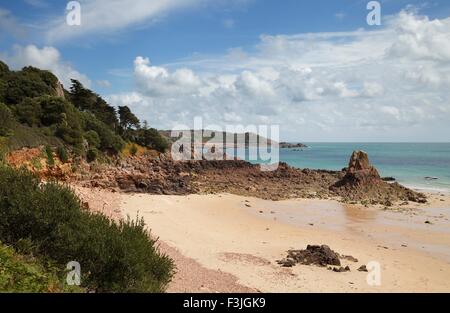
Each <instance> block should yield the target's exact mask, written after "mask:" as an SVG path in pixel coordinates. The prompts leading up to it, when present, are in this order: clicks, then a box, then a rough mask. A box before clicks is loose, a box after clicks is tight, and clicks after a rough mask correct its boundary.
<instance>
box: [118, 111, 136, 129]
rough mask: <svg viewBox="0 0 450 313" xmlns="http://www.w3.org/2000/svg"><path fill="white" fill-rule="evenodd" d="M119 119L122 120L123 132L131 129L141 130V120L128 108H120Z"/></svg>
mask: <svg viewBox="0 0 450 313" xmlns="http://www.w3.org/2000/svg"><path fill="white" fill-rule="evenodd" d="M119 119H120V127H122V129H123V130H125V131H126V130H130V129H133V128H134V129H138V128H139V126H140V125H139V124H140V123H139V119H138V118H137V117H136V115H134V114H133V113H132V112H131V110H130V108H129V107H127V106H122V107H121V106H120V107H119Z"/></svg>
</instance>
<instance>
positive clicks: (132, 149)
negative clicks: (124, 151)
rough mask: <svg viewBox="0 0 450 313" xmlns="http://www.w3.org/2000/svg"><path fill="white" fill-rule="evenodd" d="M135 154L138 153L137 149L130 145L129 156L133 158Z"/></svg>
mask: <svg viewBox="0 0 450 313" xmlns="http://www.w3.org/2000/svg"><path fill="white" fill-rule="evenodd" d="M137 152H138V148H137V147H136V145H131V147H130V154H131V155H132V156H135V155H136V153H137Z"/></svg>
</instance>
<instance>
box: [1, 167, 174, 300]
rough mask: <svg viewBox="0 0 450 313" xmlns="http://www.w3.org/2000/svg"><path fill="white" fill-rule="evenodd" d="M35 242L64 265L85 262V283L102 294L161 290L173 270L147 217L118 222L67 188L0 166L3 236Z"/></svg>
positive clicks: (12, 240)
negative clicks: (152, 234) (145, 220)
mask: <svg viewBox="0 0 450 313" xmlns="http://www.w3.org/2000/svg"><path fill="white" fill-rule="evenodd" d="M24 239H26V240H29V241H30V242H31V243H32V246H33V251H34V254H35V255H36V256H38V257H40V258H45V259H48V260H49V261H51V262H54V264H56V265H57V266H59V268H60V269H64V268H65V266H66V264H67V263H68V262H70V261H77V262H79V263H80V265H81V283H82V286H83V287H85V288H87V289H88V290H94V291H98V292H162V291H164V289H165V286H166V285H167V283H168V282H169V281H170V278H171V275H172V273H173V264H172V261H171V260H170V259H169V258H168V257H166V256H164V255H161V254H160V253H159V252H158V250H157V248H156V247H155V241H154V240H152V239H150V237H149V234H148V232H147V231H146V230H145V227H144V223H143V221H142V220H139V219H137V221H135V222H133V221H130V220H128V221H126V222H120V223H119V224H116V223H114V222H112V221H111V220H109V219H108V218H107V217H105V216H103V215H97V214H91V213H89V212H87V211H85V210H83V209H82V207H81V204H80V200H79V199H78V198H77V197H76V196H75V194H74V193H73V192H72V191H71V190H69V189H68V188H66V187H63V186H61V185H58V184H55V183H51V182H50V183H47V184H40V182H39V180H38V179H37V178H36V177H34V176H33V175H31V174H30V173H29V172H27V171H25V170H13V169H11V168H7V167H0V240H2V241H3V242H4V243H6V244H8V245H12V246H18V245H20V243H21V242H23V240H24Z"/></svg>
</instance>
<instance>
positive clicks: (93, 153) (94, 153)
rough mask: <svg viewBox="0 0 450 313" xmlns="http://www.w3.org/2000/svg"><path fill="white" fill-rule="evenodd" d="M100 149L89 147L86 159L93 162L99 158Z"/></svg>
mask: <svg viewBox="0 0 450 313" xmlns="http://www.w3.org/2000/svg"><path fill="white" fill-rule="evenodd" d="M97 157H98V150H97V149H95V148H92V149H89V150H88V151H87V153H86V160H87V161H88V162H89V163H91V162H94V161H95V160H97Z"/></svg>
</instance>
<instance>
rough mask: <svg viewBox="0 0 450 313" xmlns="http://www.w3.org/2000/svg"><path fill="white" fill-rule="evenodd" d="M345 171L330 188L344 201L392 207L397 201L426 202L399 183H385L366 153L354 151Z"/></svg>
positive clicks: (424, 198) (422, 197)
mask: <svg viewBox="0 0 450 313" xmlns="http://www.w3.org/2000/svg"><path fill="white" fill-rule="evenodd" d="M344 170H345V175H344V177H343V178H342V179H340V180H339V181H337V182H336V183H335V184H333V185H332V186H331V187H330V190H331V191H332V192H334V193H336V194H337V195H339V196H341V197H342V198H343V199H344V200H351V201H368V202H370V203H371V204H383V205H386V206H392V204H393V202H395V201H413V202H419V203H425V202H426V197H425V195H423V194H421V193H417V192H415V191H413V190H410V189H408V188H405V187H403V186H401V185H400V184H398V183H388V182H386V181H384V180H383V179H382V178H381V177H380V174H379V173H378V171H377V169H376V168H375V167H374V166H372V164H370V161H369V156H368V155H367V153H365V152H364V151H354V152H353V154H352V156H351V158H350V162H349V165H348V167H347V168H346V169H344Z"/></svg>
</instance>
